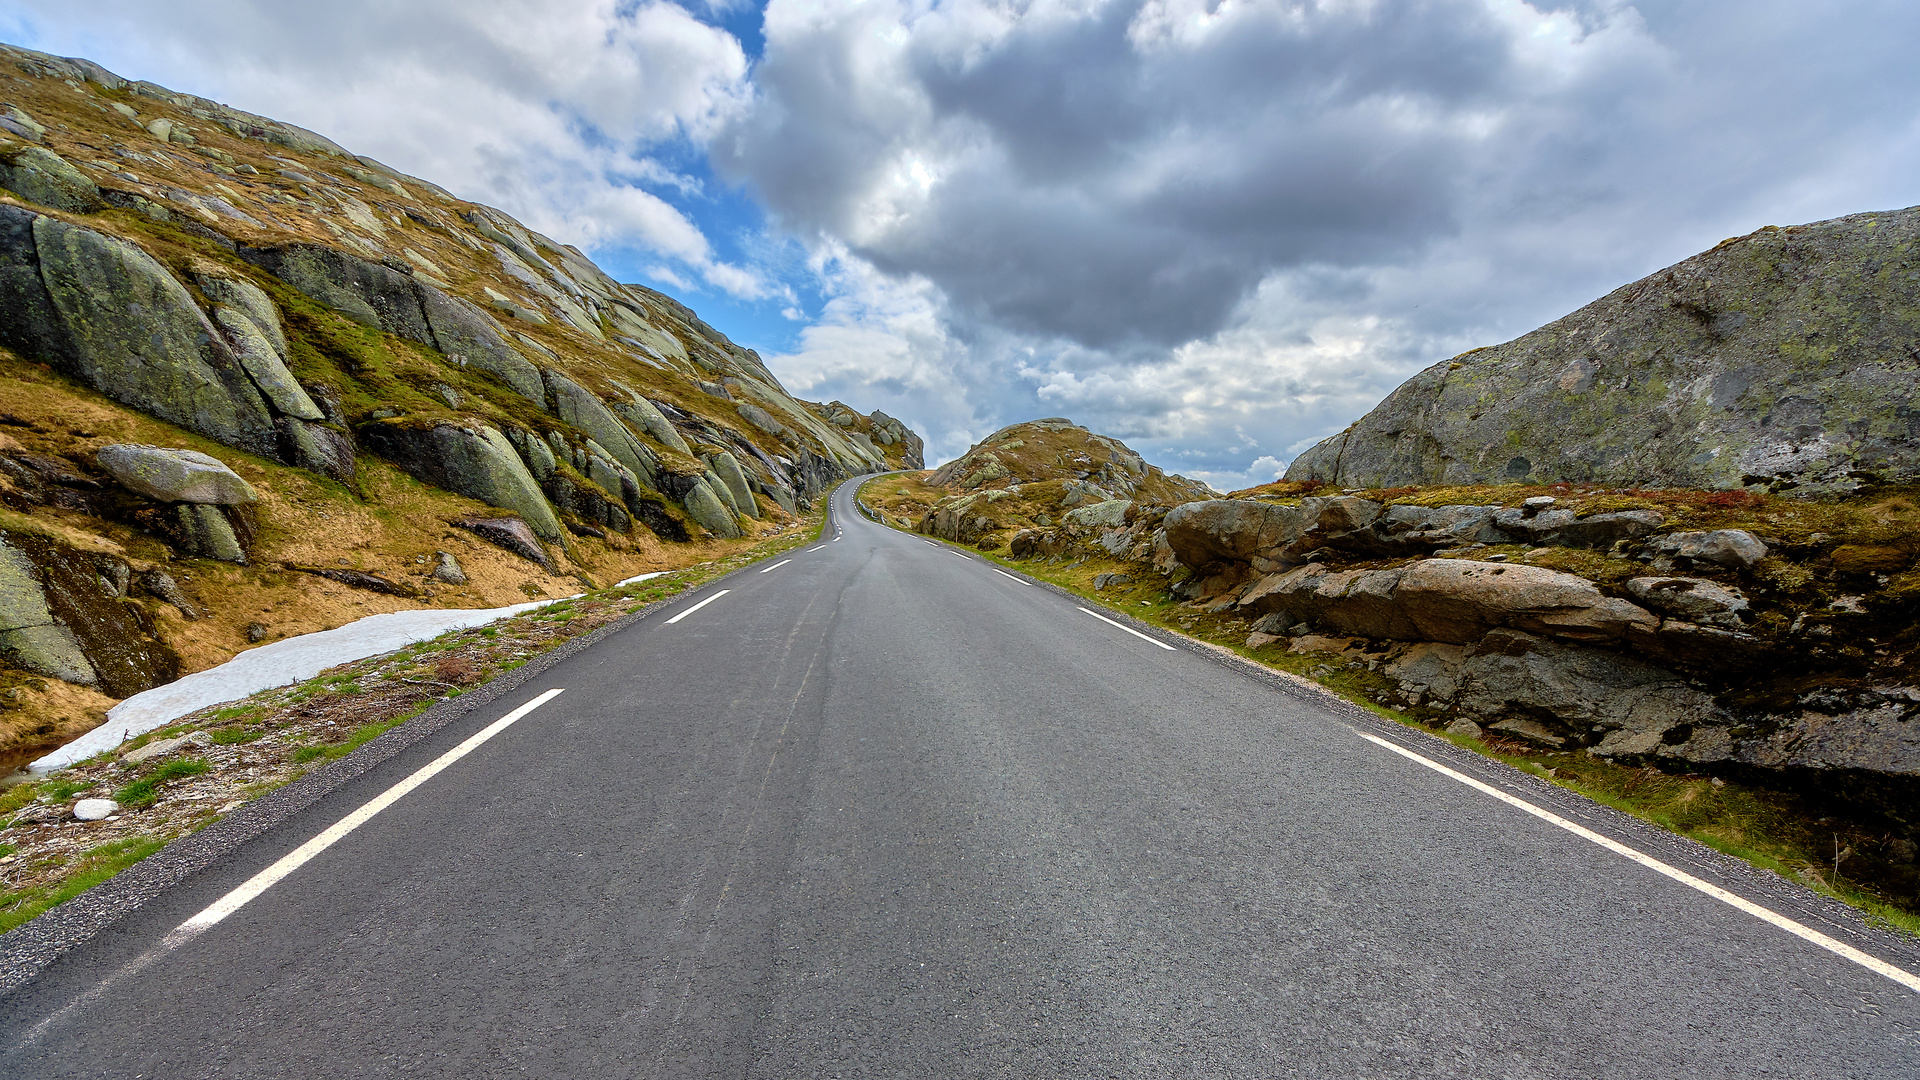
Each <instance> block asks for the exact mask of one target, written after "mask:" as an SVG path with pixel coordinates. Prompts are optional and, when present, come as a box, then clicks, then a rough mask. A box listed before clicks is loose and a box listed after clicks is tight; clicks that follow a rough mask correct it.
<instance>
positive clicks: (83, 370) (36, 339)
mask: <svg viewBox="0 0 1920 1080" xmlns="http://www.w3.org/2000/svg"><path fill="white" fill-rule="evenodd" d="M0 312H4V317H0V345H6V346H7V347H9V348H12V349H13V350H14V351H16V352H18V353H20V354H21V355H23V356H26V357H28V358H30V359H34V360H40V361H43V362H45V363H47V364H50V365H52V366H53V367H56V368H58V369H60V370H61V371H64V372H66V373H67V374H69V375H72V376H74V377H75V378H77V379H80V380H81V381H82V382H85V383H86V384H87V385H89V386H91V387H93V388H94V389H95V390H98V391H100V392H101V393H102V394H105V395H106V396H108V397H110V398H112V399H113V400H115V401H118V402H120V403H122V404H124V405H130V406H132V407H134V408H136V409H139V410H140V411H142V412H145V413H148V414H150V415H153V416H157V417H159V418H160V419H162V420H166V421H169V422H171V423H175V424H179V425H180V426H182V427H185V428H188V429H190V430H193V431H197V432H199V433H200V434H202V435H205V436H207V437H209V438H212V439H216V440H218V441H220V442H223V443H226V444H227V445H229V446H237V447H240V448H242V449H245V450H250V451H253V452H254V453H257V454H261V455H264V456H268V457H272V456H273V455H274V453H275V451H276V450H277V443H278V439H277V437H276V435H275V433H274V430H273V415H272V413H271V411H270V410H269V409H268V408H267V403H266V401H265V399H263V398H262V397H261V395H260V392H259V391H258V390H257V389H255V387H254V385H253V381H252V379H250V378H249V377H248V375H247V373H246V370H245V369H244V368H243V367H241V365H240V362H239V360H238V359H237V358H235V357H234V355H233V352H232V350H231V349H230V348H228V346H227V344H226V341H225V339H224V338H222V337H221V335H220V334H219V333H217V332H216V331H215V330H214V327H213V324H212V323H211V322H209V321H208V319H207V317H206V316H205V315H204V314H202V313H201V311H200V309H199V307H197V306H196V305H195V303H194V301H193V297H192V296H191V295H190V294H189V293H188V292H187V290H186V287H185V286H183V285H181V284H180V282H179V281H177V280H176V279H175V278H174V277H173V275H172V274H170V273H168V272H167V270H166V268H165V267H163V266H161V265H160V264H159V263H158V262H157V261H155V260H154V259H153V257H152V256H150V255H148V254H147V253H146V252H145V251H143V250H141V249H140V248H138V247H136V246H134V245H133V244H130V243H127V242H126V241H124V240H118V239H114V238H112V237H108V236H105V235H103V234H101V233H97V232H94V231H93V230H91V229H86V228H82V227H80V226H78V225H73V224H69V223H67V222H64V221H61V220H59V219H57V218H52V217H47V216H44V215H40V214H35V213H32V212H31V211H27V210H23V209H21V208H19V207H13V206H0Z"/></svg>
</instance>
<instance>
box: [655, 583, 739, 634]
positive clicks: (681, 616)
mask: <svg viewBox="0 0 1920 1080" xmlns="http://www.w3.org/2000/svg"><path fill="white" fill-rule="evenodd" d="M732 591H733V590H732V589H721V590H720V591H719V592H717V593H714V594H713V595H712V596H709V597H707V598H706V599H705V600H702V601H700V602H699V603H697V604H695V605H693V606H692V607H690V608H688V609H687V610H685V611H683V612H681V613H680V614H678V615H675V616H674V617H673V618H671V619H668V620H667V625H668V626H672V625H673V624H674V623H677V622H679V621H680V620H681V619H684V618H686V617H687V616H689V615H691V614H693V613H694V612H696V611H699V610H700V609H701V608H703V607H706V606H707V605H708V604H711V603H713V602H714V601H715V600H718V599H720V598H721V597H723V596H725V595H727V594H728V593H730V592H732Z"/></svg>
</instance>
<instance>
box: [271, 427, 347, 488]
mask: <svg viewBox="0 0 1920 1080" xmlns="http://www.w3.org/2000/svg"><path fill="white" fill-rule="evenodd" d="M273 426H274V430H275V431H277V432H279V433H280V460H282V461H285V462H287V463H288V464H290V465H298V466H299V467H301V468H303V469H308V470H311V471H313V472H316V473H319V474H320V475H321V476H324V477H327V478H328V479H331V480H338V481H340V482H341V483H343V484H351V483H353V474H354V467H355V454H354V449H353V437H352V436H350V435H348V434H347V433H346V432H344V431H335V430H334V429H333V428H330V427H327V426H325V425H324V424H310V423H308V422H307V421H305V420H296V419H294V418H293V417H291V416H283V417H281V418H280V419H278V420H276V421H274V425H273Z"/></svg>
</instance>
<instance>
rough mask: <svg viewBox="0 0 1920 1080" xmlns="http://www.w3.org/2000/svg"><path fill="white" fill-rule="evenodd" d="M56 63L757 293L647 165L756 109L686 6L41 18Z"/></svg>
mask: <svg viewBox="0 0 1920 1080" xmlns="http://www.w3.org/2000/svg"><path fill="white" fill-rule="evenodd" d="M17 11H18V13H17V15H16V18H17V19H19V20H20V22H21V23H22V24H23V28H24V29H25V30H26V31H28V32H29V33H30V36H32V37H33V38H35V39H36V40H35V42H34V44H35V45H36V46H37V47H41V48H46V49H50V50H53V51H58V52H63V53H70V54H75V55H83V56H87V57H89V58H91V59H94V60H97V61H99V62H101V63H103V64H105V65H106V66H107V67H109V68H114V69H116V70H119V71H120V72H121V73H122V74H125V75H127V76H128V77H130V78H146V79H150V80H152V81H155V82H159V83H162V84H163V85H167V86H169V87H171V88H173V89H176V90H183V91H187V92H190V93H197V94H200V95H202V96H205V97H212V98H216V99H219V100H225V101H228V102H230V103H231V104H234V105H237V106H239V107H241V108H245V109H249V110H251V111H254V112H258V113H262V114H264V115H268V116H272V117H274V118H276V119H280V120H286V121H290V122H292V123H296V124H300V125H302V126H304V127H308V128H311V129H313V130H315V131H319V132H321V133H323V134H325V135H327V136H328V137H329V138H332V139H333V140H334V141H336V142H338V143H340V144H341V145H343V146H346V147H349V148H350V149H352V150H353V151H354V152H356V153H362V154H368V155H371V156H373V157H376V158H379V159H381V160H383V161H385V162H387V163H388V164H390V165H393V166H395V167H397V168H400V169H403V170H405V171H407V172H411V173H414V174H416V175H419V176H422V177H425V178H427V179H430V180H432V181H434V182H435V183H437V184H439V185H441V186H442V187H445V188H447V189H448V190H450V191H452V192H454V193H455V194H457V195H460V196H462V197H464V198H470V199H474V200H476V201H480V202H485V203H488V204H491V205H495V206H499V207H501V208H502V209H505V210H507V211H508V212H510V213H512V214H514V215H515V216H517V217H519V218H521V219H522V220H524V221H525V222H527V224H529V225H531V226H533V227H534V228H536V229H539V230H541V231H543V232H547V233H550V234H552V235H554V236H555V237H556V238H558V239H560V240H562V241H565V242H570V243H575V244H577V245H579V246H581V247H583V248H594V247H626V248H631V247H639V248H643V249H646V250H650V251H652V252H654V253H655V254H657V255H658V256H662V257H666V258H669V259H673V260H677V261H678V262H679V263H681V264H683V265H684V266H685V267H686V268H687V270H688V271H690V272H691V273H692V274H694V275H698V276H699V277H701V278H703V279H705V280H707V281H708V282H709V283H711V284H713V285H715V286H716V287H719V288H721V289H723V290H726V291H728V292H730V293H734V294H736V295H740V294H741V290H742V289H743V288H748V289H749V291H750V292H751V291H752V289H751V287H749V285H748V279H749V278H750V277H751V275H750V274H747V273H746V272H744V271H742V270H741V269H740V268H738V267H733V266H726V265H723V264H719V263H716V262H715V261H714V260H713V256H712V252H711V249H710V245H709V243H708V241H707V238H706V237H705V236H704V235H702V233H701V231H700V229H699V228H698V227H697V226H696V225H695V224H694V223H693V222H692V221H691V220H689V219H688V218H687V217H686V216H685V215H684V214H682V213H681V212H680V211H679V210H677V209H675V208H674V207H673V206H671V205H669V204H668V203H667V202H665V201H664V200H662V199H660V198H659V197H657V196H655V195H653V194H651V193H649V192H647V191H645V190H643V189H642V188H641V187H639V186H637V185H639V184H657V185H661V186H671V187H674V188H677V189H679V190H681V191H683V192H684V191H687V190H689V189H690V188H694V189H697V186H698V185H697V182H696V181H693V180H691V178H688V177H684V176H680V175H677V174H674V173H673V172H672V171H671V170H668V169H666V168H665V167H664V166H662V165H661V164H660V163H659V162H658V161H657V160H655V159H653V158H651V157H649V156H648V155H647V154H646V150H647V149H648V148H649V147H651V146H653V145H655V144H657V143H659V142H661V141H663V140H669V141H670V140H675V139H682V140H685V139H691V140H695V141H696V142H697V141H698V140H702V139H704V138H706V137H707V135H708V134H709V133H710V132H711V131H712V130H713V129H714V128H715V126H716V125H717V124H719V123H720V122H721V121H722V120H723V119H724V118H725V117H727V116H729V115H731V114H732V113H733V112H734V111H736V110H737V109H738V108H739V107H740V106H741V105H742V104H743V102H744V100H745V96H746V94H747V82H746V76H747V61H746V56H745V54H744V53H743V52H742V51H741V49H740V45H739V43H738V42H737V41H736V40H734V38H733V37H732V36H731V35H730V34H728V33H726V32H725V31H724V30H721V29H718V28H716V27H713V26H710V25H707V24H706V23H703V22H701V21H700V20H698V19H697V18H695V17H694V16H693V15H691V14H689V13H688V12H687V11H686V10H685V9H684V8H681V7H679V6H677V5H675V4H672V3H662V2H650V3H641V4H638V5H634V4H615V3H613V2H611V0H590V2H585V3H573V4H556V3H551V2H546V0H410V2H408V3H404V4H395V3H388V2H383V0H338V2H335V3H330V4H325V5H307V4H276V5H259V6H250V5H244V4H234V3H223V2H220V0H180V2H176V3H169V4H164V5H156V4H152V3H145V2H141V0H79V2H77V3H53V2H51V0H22V2H21V3H20V4H18V5H17Z"/></svg>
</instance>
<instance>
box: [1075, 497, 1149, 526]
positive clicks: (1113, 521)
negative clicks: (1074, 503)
mask: <svg viewBox="0 0 1920 1080" xmlns="http://www.w3.org/2000/svg"><path fill="white" fill-rule="evenodd" d="M1132 508H1133V502H1132V501H1131V500H1129V499H1108V500H1107V501H1106V502H1099V503H1094V504H1093V505H1092V506H1082V507H1079V508H1077V509H1074V510H1069V511H1067V513H1066V516H1065V520H1066V523H1067V524H1069V525H1080V526H1083V527H1088V528H1107V529H1115V528H1119V527H1120V526H1122V525H1125V524H1126V523H1127V511H1128V510H1130V509H1132Z"/></svg>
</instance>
